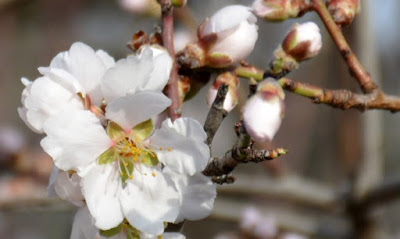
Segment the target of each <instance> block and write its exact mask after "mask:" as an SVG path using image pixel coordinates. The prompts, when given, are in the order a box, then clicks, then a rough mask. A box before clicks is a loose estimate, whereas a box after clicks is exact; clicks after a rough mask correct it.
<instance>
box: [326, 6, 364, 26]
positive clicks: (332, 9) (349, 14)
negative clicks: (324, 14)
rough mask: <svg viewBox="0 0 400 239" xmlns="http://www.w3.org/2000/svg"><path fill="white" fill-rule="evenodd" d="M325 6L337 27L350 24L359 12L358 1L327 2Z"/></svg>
mask: <svg viewBox="0 0 400 239" xmlns="http://www.w3.org/2000/svg"><path fill="white" fill-rule="evenodd" d="M326 6H327V7H328V11H329V13H330V14H331V15H332V17H333V20H334V21H335V22H336V23H337V24H339V25H348V24H350V23H351V22H352V21H353V19H354V17H355V16H356V15H357V14H358V13H359V12H360V10H361V5H360V0H327V1H326Z"/></svg>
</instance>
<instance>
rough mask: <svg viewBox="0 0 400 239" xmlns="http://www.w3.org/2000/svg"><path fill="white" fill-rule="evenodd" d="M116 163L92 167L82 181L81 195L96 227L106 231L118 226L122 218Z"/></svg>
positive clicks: (119, 182)
mask: <svg viewBox="0 0 400 239" xmlns="http://www.w3.org/2000/svg"><path fill="white" fill-rule="evenodd" d="M118 167H119V166H118V162H114V163H111V164H106V165H97V166H95V167H93V168H92V169H91V170H90V171H89V172H88V173H87V175H86V176H85V177H84V178H83V179H82V190H83V195H84V196H85V199H86V204H87V206H88V208H89V211H90V213H91V215H92V216H93V218H94V219H95V225H96V227H98V228H100V229H102V230H108V229H111V228H114V227H116V226H118V225H119V224H120V223H121V222H122V220H123V219H124V216H123V214H122V210H121V203H120V201H119V197H120V194H121V189H122V185H121V184H122V181H121V178H120V175H119V170H118Z"/></svg>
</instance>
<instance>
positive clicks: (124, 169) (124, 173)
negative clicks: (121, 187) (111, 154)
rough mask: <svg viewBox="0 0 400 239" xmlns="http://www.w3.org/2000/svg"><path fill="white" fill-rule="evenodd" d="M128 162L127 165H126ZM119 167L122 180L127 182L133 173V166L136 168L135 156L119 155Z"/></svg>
mask: <svg viewBox="0 0 400 239" xmlns="http://www.w3.org/2000/svg"><path fill="white" fill-rule="evenodd" d="M125 164H127V166H125ZM119 167H120V169H121V179H122V182H125V181H126V180H128V179H129V175H132V172H133V168H134V163H133V157H132V156H129V157H124V156H120V157H119Z"/></svg>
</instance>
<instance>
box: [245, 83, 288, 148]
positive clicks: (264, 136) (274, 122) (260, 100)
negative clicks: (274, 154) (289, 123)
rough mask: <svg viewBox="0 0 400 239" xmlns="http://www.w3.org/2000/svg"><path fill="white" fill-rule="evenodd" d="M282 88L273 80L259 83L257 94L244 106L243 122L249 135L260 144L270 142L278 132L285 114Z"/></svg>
mask: <svg viewBox="0 0 400 239" xmlns="http://www.w3.org/2000/svg"><path fill="white" fill-rule="evenodd" d="M284 98H285V95H284V92H283V90H282V87H281V86H280V85H279V84H278V83H277V82H276V81H275V80H274V79H272V78H267V79H265V80H264V81H262V82H261V83H259V85H258V88H257V93H256V94H254V95H253V96H252V97H251V98H250V99H248V100H247V102H246V104H245V105H244V106H243V109H242V115H243V122H244V124H245V127H246V130H247V132H248V133H249V135H250V136H251V137H252V138H253V139H254V140H255V141H258V142H266V141H270V140H272V139H273V138H274V136H275V134H276V132H277V131H278V129H279V127H280V125H281V122H282V118H283V115H284V112H285V104H284V102H283V100H284Z"/></svg>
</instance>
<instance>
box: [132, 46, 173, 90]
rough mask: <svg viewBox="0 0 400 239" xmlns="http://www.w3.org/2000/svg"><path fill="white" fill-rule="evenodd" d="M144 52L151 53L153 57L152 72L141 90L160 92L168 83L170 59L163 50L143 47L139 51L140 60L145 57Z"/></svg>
mask: <svg viewBox="0 0 400 239" xmlns="http://www.w3.org/2000/svg"><path fill="white" fill-rule="evenodd" d="M146 51H151V52H152V55H153V65H154V67H153V71H152V72H151V75H150V79H149V80H148V81H147V82H146V84H145V85H144V86H143V88H142V89H143V90H156V91H162V90H163V89H164V87H165V85H166V84H167V83H168V79H169V76H170V74H171V69H172V59H171V57H170V56H169V54H168V52H167V51H166V50H164V49H160V48H156V47H145V48H143V49H142V51H141V55H140V56H139V57H140V58H141V57H142V56H143V55H145V54H146V53H145V52H146Z"/></svg>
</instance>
